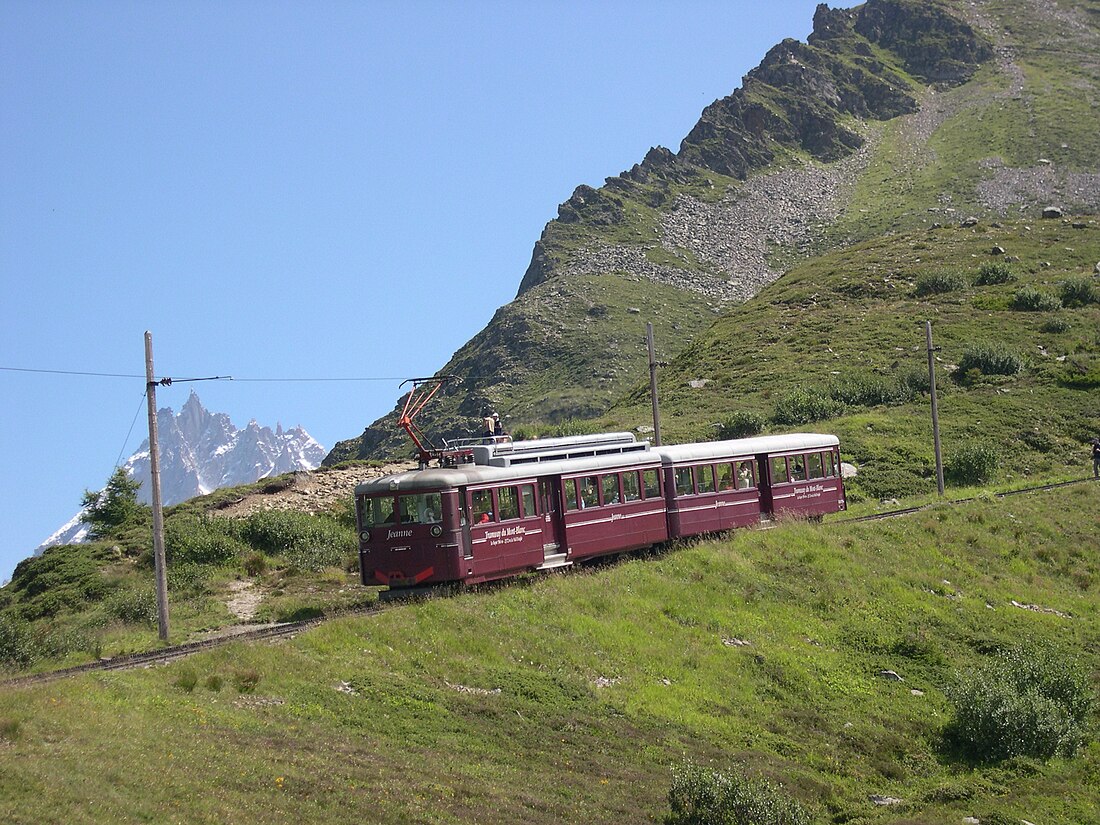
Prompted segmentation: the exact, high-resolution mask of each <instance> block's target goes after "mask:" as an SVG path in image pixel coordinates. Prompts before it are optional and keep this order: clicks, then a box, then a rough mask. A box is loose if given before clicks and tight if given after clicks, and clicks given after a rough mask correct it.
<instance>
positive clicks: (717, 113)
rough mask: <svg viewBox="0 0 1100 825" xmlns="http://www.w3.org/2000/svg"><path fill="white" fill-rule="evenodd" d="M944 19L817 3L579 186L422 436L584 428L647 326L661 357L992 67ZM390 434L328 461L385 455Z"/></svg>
mask: <svg viewBox="0 0 1100 825" xmlns="http://www.w3.org/2000/svg"><path fill="white" fill-rule="evenodd" d="M952 9H953V6H951V5H947V4H942V3H933V4H929V3H918V2H913V0H870V2H868V3H867V4H866V5H864V6H860V7H858V8H857V9H855V10H853V11H850V12H849V11H845V10H836V11H830V10H828V9H827V8H825V7H824V6H822V7H820V8H819V9H818V12H817V14H816V15H815V19H814V33H813V35H812V36H811V37H810V38H809V42H808V43H807V44H802V43H799V42H797V41H794V40H786V41H784V42H783V43H781V44H779V45H777V46H776V47H774V48H773V49H772V50H771V51H769V52H768V54H767V56H766V57H765V58H764V60H763V61H762V62H761V64H760V65H759V66H758V67H757V68H756V69H754V70H753V71H752V72H750V73H749V74H748V75H747V76H746V77H745V79H744V83H743V85H742V87H741V88H739V89H737V90H736V91H734V92H733V94H731V95H730V96H729V97H727V98H724V99H722V100H720V101H717V102H715V103H714V104H712V105H711V106H709V107H707V109H706V110H705V111H704V112H703V115H702V117H701V119H700V121H699V123H698V124H697V125H696V126H695V128H694V129H692V130H691V132H690V133H689V135H688V136H687V137H686V138H685V140H684V141H683V142H682V144H681V146H680V150H679V152H677V153H672V152H670V151H669V150H667V149H663V148H661V147H657V148H655V149H653V150H651V151H650V152H649V153H648V154H647V156H646V158H645V159H644V160H643V161H642V162H641V163H639V164H637V165H635V166H634V167H632V168H631V169H630V170H628V171H626V172H623V173H622V174H621V175H618V176H615V177H612V178H609V179H608V180H607V182H606V184H605V185H604V186H603V187H601V188H599V189H593V188H591V187H587V186H581V187H578V188H577V190H576V191H575V192H574V193H573V196H572V197H571V198H570V199H569V200H568V201H566V202H565V203H563V204H562V205H561V206H560V207H559V209H558V218H557V219H556V220H554V221H551V222H550V223H549V224H547V226H546V228H545V230H544V231H543V233H542V237H541V238H540V239H539V240H538V242H537V243H536V244H535V248H534V251H533V253H532V258H531V263H530V266H529V267H528V269H527V272H526V274H525V275H524V277H523V280H522V282H521V284H520V288H519V292H518V294H517V297H516V299H515V300H514V301H513V302H511V303H510V304H508V305H506V306H505V307H502V308H501V309H500V310H499V311H498V312H497V313H496V315H495V316H494V318H493V319H492V321H491V322H490V323H489V325H488V326H487V327H486V328H485V330H483V331H482V332H481V333H479V334H478V335H477V336H475V337H474V338H473V339H472V340H471V341H470V342H468V343H467V344H466V345H465V346H463V347H462V348H461V349H460V350H459V351H458V352H457V353H456V354H455V356H454V358H453V359H452V360H451V361H450V362H449V363H448V364H447V365H446V366H445V367H444V368H443V370H441V372H443V373H449V374H455V375H458V376H460V377H461V378H462V379H463V382H464V383H463V384H461V385H458V386H455V387H451V388H449V392H448V393H447V394H444V396H443V397H442V399H441V401H440V403H439V404H438V405H437V406H436V407H435V408H434V409H432V410H431V411H429V412H428V413H427V414H426V420H425V424H426V429H428V431H429V432H433V433H436V434H439V435H443V436H454V435H466V434H472V433H473V432H474V431H476V422H477V419H478V418H479V417H480V416H481V415H483V414H484V412H485V411H486V410H487V409H489V408H495V409H497V410H498V411H499V412H501V413H502V414H504V415H510V416H511V421H512V423H513V424H516V423H520V422H523V423H530V422H555V421H561V420H563V419H567V418H571V417H590V416H592V415H595V414H598V413H599V412H601V411H603V410H605V409H606V408H607V407H608V406H609V404H610V403H611V401H612V400H613V399H614V398H615V397H617V395H618V394H619V393H621V392H622V391H623V390H624V389H625V388H626V387H628V386H629V385H630V383H631V382H632V381H633V380H635V379H636V377H637V376H638V375H639V373H640V370H641V368H642V367H643V364H644V357H645V356H644V347H642V346H640V340H641V336H642V335H643V334H644V328H645V327H644V324H645V322H646V321H652V322H653V323H654V325H655V328H656V331H657V338H658V341H659V342H660V344H659V346H660V348H661V351H662V352H661V354H662V355H664V356H670V355H674V354H676V353H678V352H679V351H681V350H682V349H683V348H684V347H685V346H686V345H687V344H689V343H690V341H691V339H692V338H693V337H694V336H695V335H696V334H697V333H698V332H699V331H700V330H702V329H704V328H706V327H707V326H708V325H709V323H710V321H711V320H713V318H714V316H715V314H716V313H720V312H722V311H723V310H724V309H725V308H727V307H728V306H730V305H732V304H735V303H737V302H739V301H742V300H744V299H746V298H748V297H750V296H751V295H753V294H755V293H756V292H758V291H759V289H760V288H761V287H762V286H764V285H765V284H767V283H769V282H771V281H774V280H775V279H776V278H778V277H779V275H780V274H781V272H782V270H783V268H784V265H785V262H787V261H790V260H796V259H800V258H803V257H805V256H806V255H807V254H810V253H811V252H812V251H813V250H814V249H815V248H817V247H818V246H820V245H821V244H823V243H824V242H825V240H826V229H827V228H828V227H829V226H831V225H832V224H834V223H835V222H836V221H837V220H838V219H839V218H840V217H841V216H842V214H843V213H844V211H845V209H846V206H847V204H848V203H849V202H850V201H851V199H852V197H853V191H852V190H853V187H854V186H856V184H857V182H858V181H859V179H860V177H861V175H862V173H863V170H864V169H865V168H866V167H867V165H868V164H869V163H870V162H871V160H872V158H873V155H874V148H875V145H876V140H875V137H876V134H877V127H875V126H874V124H877V123H879V122H882V121H887V120H890V119H894V118H898V117H899V116H902V115H904V114H906V113H911V112H916V111H918V110H919V108H920V106H921V105H922V100H923V99H924V98H925V97H926V96H927V93H926V92H925V87H926V84H928V83H933V84H936V85H937V86H949V85H953V84H959V83H965V82H966V81H967V80H968V78H970V77H971V76H972V75H973V74H974V72H975V71H977V69H978V68H979V66H980V65H981V64H982V62H983V61H987V60H988V59H990V58H991V57H992V55H993V51H992V47H991V45H990V44H989V42H988V40H987V38H985V36H984V35H981V34H979V33H978V32H977V31H976V30H975V29H974V28H972V27H971V26H970V25H969V24H968V23H967V22H965V21H963V20H961V19H960V18H957V17H955V16H954V15H953V14H952V11H951V10H952ZM395 421H396V414H391V415H390V416H387V417H386V418H384V419H382V420H380V421H378V422H375V423H374V424H373V425H371V426H370V427H368V428H367V429H366V430H365V432H364V433H363V435H362V436H360V437H359V438H356V439H352V440H350V441H346V442H341V443H340V444H338V445H337V446H336V447H335V448H334V449H333V451H332V452H331V453H330V455H329V456H328V457H327V458H326V462H327V463H335V462H337V461H340V460H344V459H347V458H355V457H367V456H373V455H376V454H382V453H392V452H394V451H396V450H401V449H402V443H403V442H402V439H401V437H400V435H399V434H398V433H397V431H396V430H395V428H394V426H393V425H394V423H395Z"/></svg>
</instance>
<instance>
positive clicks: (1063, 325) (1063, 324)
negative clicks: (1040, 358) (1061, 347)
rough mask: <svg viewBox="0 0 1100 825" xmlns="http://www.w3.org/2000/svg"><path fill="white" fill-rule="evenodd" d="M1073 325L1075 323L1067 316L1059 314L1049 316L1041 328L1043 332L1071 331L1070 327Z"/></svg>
mask: <svg viewBox="0 0 1100 825" xmlns="http://www.w3.org/2000/svg"><path fill="white" fill-rule="evenodd" d="M1072 327H1073V324H1071V323H1070V322H1069V321H1068V320H1067V319H1066V318H1059V317H1058V316H1054V317H1053V318H1048V319H1047V320H1046V321H1044V322H1043V325H1042V326H1041V327H1039V330H1040V331H1042V332H1053V333H1061V332H1069V330H1070V328H1072Z"/></svg>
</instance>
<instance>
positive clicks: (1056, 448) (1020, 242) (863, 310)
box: [604, 221, 1100, 500]
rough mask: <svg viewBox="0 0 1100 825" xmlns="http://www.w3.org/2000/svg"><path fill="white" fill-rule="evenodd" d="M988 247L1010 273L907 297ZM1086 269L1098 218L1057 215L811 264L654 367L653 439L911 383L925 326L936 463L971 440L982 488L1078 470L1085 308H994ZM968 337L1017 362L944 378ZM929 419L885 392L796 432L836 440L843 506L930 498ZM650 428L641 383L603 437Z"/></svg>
mask: <svg viewBox="0 0 1100 825" xmlns="http://www.w3.org/2000/svg"><path fill="white" fill-rule="evenodd" d="M994 244H999V245H1002V246H1004V247H1005V248H1006V249H1007V250H1009V252H1010V254H1013V255H1016V256H1018V257H1019V258H1020V261H1019V262H1016V263H1013V264H1011V268H1012V271H1013V274H1014V276H1015V280H1013V281H1010V282H1004V283H997V284H987V285H983V286H978V285H975V284H973V283H971V285H969V286H967V287H966V288H962V289H956V290H953V291H950V292H944V293H936V294H932V295H928V296H925V297H923V298H918V297H916V295H914V284H915V283H917V282H918V280H919V279H920V278H921V277H922V276H924V275H926V274H928V273H937V272H943V271H945V270H947V269H949V268H950V269H953V270H954V271H958V272H960V273H962V274H964V275H966V276H968V277H969V278H970V280H971V282H972V281H973V279H974V277H975V276H976V275H977V273H978V272H979V270H980V268H981V266H982V265H983V264H985V263H986V262H987V261H988V260H989V257H990V256H989V254H988V250H989V248H990V247H991V246H993V245H994ZM1095 260H1100V222H1093V223H1087V224H1086V228H1085V229H1073V228H1072V227H1070V226H1068V225H1067V224H1064V223H1062V222H1061V221H1037V222H1030V221H1014V222H1006V223H1003V224H1002V225H1000V226H999V227H994V226H992V225H986V224H979V225H978V226H977V227H974V228H965V229H964V228H960V227H943V228H940V229H935V230H924V231H919V232H914V233H909V234H901V235H895V236H890V237H884V238H879V239H876V240H873V241H866V242H864V243H861V244H856V245H854V246H852V247H850V248H847V249H843V250H839V251H836V252H832V253H829V254H826V255H823V256H821V257H820V258H817V259H815V260H814V261H811V262H808V263H805V264H802V265H800V266H798V267H796V268H794V269H793V270H791V271H790V272H789V273H788V274H787V275H785V276H784V277H783V278H782V279H780V280H779V281H778V282H776V283H775V284H774V285H772V286H771V287H770V288H769V289H767V290H766V291H764V292H763V293H761V294H760V295H758V296H757V297H756V298H754V299H752V300H751V301H749V302H748V303H746V304H744V305H742V306H740V307H737V308H736V309H734V310H733V311H731V312H730V313H729V314H728V315H726V316H723V317H722V318H720V319H719V320H718V321H717V322H716V323H715V324H714V325H713V326H712V327H711V328H710V329H709V330H708V331H707V332H705V333H703V334H701V335H700V336H698V338H697V339H696V340H695V341H694V342H693V343H692V344H691V345H690V346H689V347H688V348H687V349H686V350H685V351H684V352H683V353H681V355H679V356H678V357H677V358H675V359H674V360H673V361H672V362H671V363H670V364H669V366H667V367H665V368H663V369H662V370H661V371H660V373H659V376H660V383H659V394H660V400H661V411H662V430H663V435H664V437H665V441H666V442H669V443H674V442H677V441H689V440H698V439H708V438H713V437H714V434H715V433H716V432H717V428H716V426H715V425H716V424H718V423H720V422H722V421H724V420H725V419H726V418H727V417H728V416H729V415H730V413H731V412H734V411H739V410H743V411H748V412H752V413H756V414H759V415H763V416H765V417H768V418H771V417H772V416H773V415H774V414H775V412H776V408H777V405H779V404H780V403H781V402H782V401H783V399H784V398H785V397H786V396H787V395H788V394H789V393H791V392H792V391H794V390H796V389H800V388H801V389H802V390H808V391H811V392H813V393H816V394H817V395H820V396H822V397H824V396H829V395H833V396H834V397H844V393H843V392H841V391H840V390H841V389H843V388H842V387H838V386H837V385H838V384H844V385H849V386H851V387H853V388H858V387H869V388H874V387H875V386H878V385H882V386H885V387H890V386H895V385H896V384H895V382H897V383H898V384H901V383H915V380H916V379H917V378H918V377H920V376H921V375H922V374H923V375H927V353H926V348H925V339H924V329H923V321H924V320H925V319H930V320H931V321H932V325H933V337H934V343H935V344H936V346H937V347H938V348H939V349H938V353H937V359H938V361H937V364H938V370H937V379H936V381H937V389H938V391H939V408H940V427H941V434H942V438H943V444H944V453H945V457H946V456H947V455H948V454H949V453H950V452H951V451H952V450H953V449H955V448H956V447H957V446H959V445H961V444H963V443H966V442H969V441H975V440H980V441H987V442H990V443H991V444H992V446H994V447H995V448H996V449H997V450H998V452H999V453H1000V454H1001V455H1002V458H1003V459H1004V460H1003V461H1002V467H1001V470H1000V472H999V474H998V476H997V477H996V481H997V482H998V483H1012V482H1014V481H1016V480H1017V479H1021V478H1029V477H1030V478H1036V477H1044V476H1047V475H1050V474H1055V475H1057V474H1062V473H1067V472H1073V473H1077V474H1082V473H1084V472H1085V470H1086V468H1087V466H1088V450H1087V441H1088V440H1089V439H1090V438H1092V437H1093V436H1094V435H1095V434H1096V433H1097V432H1100V406H1098V403H1097V396H1096V392H1095V388H1094V387H1093V386H1092V384H1091V383H1090V382H1091V379H1090V378H1089V375H1090V373H1089V370H1090V369H1093V366H1092V365H1093V364H1094V362H1095V359H1096V357H1097V355H1100V333H1098V330H1100V305H1096V304H1087V305H1084V306H1081V307H1078V308H1075V309H1069V308H1066V309H1061V310H1059V311H1057V312H1056V313H1031V312H1018V311H1014V310H1012V309H1011V308H1010V299H1011V296H1012V295H1013V294H1014V293H1015V291H1016V290H1018V289H1019V288H1021V287H1030V288H1034V289H1043V290H1045V291H1056V290H1057V288H1058V285H1060V284H1061V283H1063V282H1066V281H1070V280H1073V279H1076V278H1081V277H1083V275H1084V274H1085V273H1087V272H1088V271H1089V270H1090V269H1091V268H1092V266H1094V265H1095ZM1052 318H1057V319H1058V320H1059V322H1060V323H1058V324H1052V323H1051V321H1052ZM1051 330H1053V331H1051ZM977 344H984V345H992V346H996V347H1002V348H1006V349H1009V350H1011V351H1012V352H1014V353H1017V354H1019V355H1021V356H1022V357H1023V362H1024V369H1023V371H1022V372H1020V373H1019V374H1017V375H983V374H982V373H981V372H980V371H978V370H975V371H973V372H971V373H968V374H967V375H958V374H957V373H956V374H954V375H953V374H952V373H951V372H950V371H949V367H952V366H955V365H959V364H961V363H964V362H963V359H964V356H966V354H967V351H968V350H970V349H973V348H975V346H976V345H977ZM697 379H704V380H706V382H707V383H706V385H705V386H704V387H702V388H698V389H697V388H693V387H692V386H691V385H690V382H692V381H694V380H697ZM962 379H965V380H962ZM857 395H858V394H857ZM930 418H931V415H930V404H929V397H928V394H927V392H923V393H917V394H916V395H913V396H912V398H911V399H910V400H902V397H901V396H899V398H898V400H897V402H896V403H893V404H891V405H889V406H886V405H878V406H874V405H872V406H864V405H862V404H848V405H847V406H846V408H845V410H844V411H843V413H841V414H840V415H838V416H836V417H834V418H830V419H826V420H824V421H818V422H816V423H814V424H812V425H803V427H802V428H807V427H809V428H813V429H818V430H823V431H829V432H834V433H836V434H837V435H839V436H840V439H841V453H842V457H843V458H844V460H846V461H851V462H853V463H855V464H856V465H857V466H859V468H860V477H859V478H858V479H857V480H856V481H855V483H854V484H853V492H854V493H855V495H856V498H857V500H858V498H859V496H861V495H865V496H869V497H872V498H875V499H878V498H883V497H895V496H906V495H920V494H921V493H922V492H926V491H928V490H932V489H934V486H935V482H934V460H933V450H932V437H931V424H930ZM650 422H651V414H650V405H649V396H648V383H642V382H641V380H639V383H638V386H637V388H636V390H635V391H634V392H633V393H632V394H630V395H629V396H627V397H626V398H625V399H623V400H622V401H621V402H620V403H619V404H618V405H617V406H616V407H614V408H613V409H612V410H611V412H610V413H609V414H608V415H607V416H606V417H605V418H604V423H605V425H606V426H607V427H608V428H616V429H617V428H623V429H631V428H634V427H637V426H639V425H643V424H649V423H650ZM772 426H773V429H775V425H772ZM787 429H797V427H788V428H787Z"/></svg>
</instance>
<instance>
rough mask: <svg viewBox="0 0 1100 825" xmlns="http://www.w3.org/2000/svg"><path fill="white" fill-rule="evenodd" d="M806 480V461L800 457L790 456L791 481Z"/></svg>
mask: <svg viewBox="0 0 1100 825" xmlns="http://www.w3.org/2000/svg"><path fill="white" fill-rule="evenodd" d="M805 480H806V459H805V458H804V457H803V456H800V455H792V456H791V481H805Z"/></svg>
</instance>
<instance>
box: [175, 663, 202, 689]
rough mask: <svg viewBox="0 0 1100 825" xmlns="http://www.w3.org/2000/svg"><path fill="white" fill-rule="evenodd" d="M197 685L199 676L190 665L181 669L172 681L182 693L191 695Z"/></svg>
mask: <svg viewBox="0 0 1100 825" xmlns="http://www.w3.org/2000/svg"><path fill="white" fill-rule="evenodd" d="M198 683H199V675H198V673H196V672H195V669H194V668H192V667H191V666H190V665H188V666H186V667H183V668H181V669H180V672H179V673H177V674H176V678H175V679H173V680H172V684H173V685H175V686H176V687H178V688H179V689H180V690H182V691H183V692H184V693H191V692H192V691H194V689H195V685H197V684H198Z"/></svg>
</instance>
